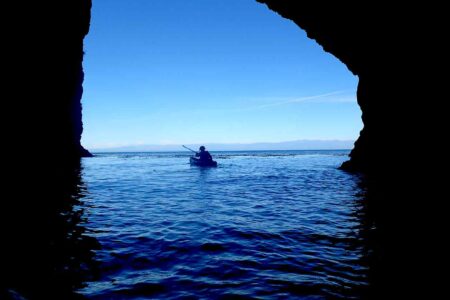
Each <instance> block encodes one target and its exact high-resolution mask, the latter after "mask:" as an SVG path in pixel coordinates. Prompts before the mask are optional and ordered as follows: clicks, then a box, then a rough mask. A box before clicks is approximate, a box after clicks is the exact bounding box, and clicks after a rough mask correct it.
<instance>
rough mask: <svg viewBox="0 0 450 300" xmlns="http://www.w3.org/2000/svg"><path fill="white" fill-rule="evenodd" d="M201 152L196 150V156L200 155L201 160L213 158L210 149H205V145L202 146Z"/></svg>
mask: <svg viewBox="0 0 450 300" xmlns="http://www.w3.org/2000/svg"><path fill="white" fill-rule="evenodd" d="M199 150H200V152H196V153H195V156H196V157H199V160H200V161H205V162H207V161H211V160H212V156H211V154H209V152H208V151H206V150H205V146H200V148H199Z"/></svg>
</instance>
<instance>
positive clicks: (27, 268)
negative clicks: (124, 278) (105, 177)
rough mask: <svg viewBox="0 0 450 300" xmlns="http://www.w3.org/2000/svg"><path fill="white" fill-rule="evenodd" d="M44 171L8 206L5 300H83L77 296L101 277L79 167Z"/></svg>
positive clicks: (2, 287) (3, 293)
mask: <svg viewBox="0 0 450 300" xmlns="http://www.w3.org/2000/svg"><path fill="white" fill-rule="evenodd" d="M46 171H47V170H42V172H39V173H40V174H41V175H42V177H41V178H39V177H35V178H34V179H33V181H32V182H29V183H27V184H26V185H24V186H23V187H22V189H23V190H19V191H17V192H16V193H17V195H16V198H14V199H12V200H11V201H10V202H9V203H8V204H9V205H8V206H7V210H6V211H7V212H8V215H7V216H6V217H7V220H8V225H7V227H6V228H3V229H4V230H5V231H6V232H5V236H4V237H6V238H5V239H4V241H6V243H7V245H8V246H7V247H6V252H5V251H3V252H4V254H3V256H2V258H3V259H2V271H3V274H4V276H2V277H3V279H2V286H1V291H0V298H1V299H21V298H20V297H24V298H25V299H84V297H83V296H81V295H80V294H79V293H76V290H77V289H80V288H82V287H83V286H85V283H84V282H85V281H86V280H95V279H96V278H97V277H98V268H97V264H96V262H95V260H94V252H93V250H94V249H99V248H100V245H99V243H98V242H97V240H96V239H95V238H93V237H92V235H89V232H87V231H86V228H85V224H86V222H87V220H86V218H85V216H84V210H85V208H84V205H83V197H84V194H85V186H84V183H83V181H82V179H81V169H80V164H79V162H78V163H75V164H71V165H68V166H58V168H56V169H55V172H54V173H53V172H52V173H53V174H52V173H51V172H48V173H47V172H46Z"/></svg>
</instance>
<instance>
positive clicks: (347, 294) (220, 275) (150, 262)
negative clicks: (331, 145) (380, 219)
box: [0, 151, 378, 299]
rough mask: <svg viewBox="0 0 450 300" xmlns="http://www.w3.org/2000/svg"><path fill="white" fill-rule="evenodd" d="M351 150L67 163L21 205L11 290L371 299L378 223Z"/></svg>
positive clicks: (6, 260)
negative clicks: (212, 162)
mask: <svg viewBox="0 0 450 300" xmlns="http://www.w3.org/2000/svg"><path fill="white" fill-rule="evenodd" d="M344 154H345V152H342V151H341V152H339V151H334V152H333V151H329V152H320V153H310V152H297V153H256V154H255V153H231V154H230V153H220V155H218V156H216V157H221V158H222V159H219V158H218V159H217V160H218V161H219V164H220V165H219V167H218V168H214V169H201V168H200V169H199V168H197V167H191V166H189V164H188V163H187V162H188V161H187V159H186V156H185V155H180V154H176V155H172V154H148V153H147V154H146V153H141V154H104V155H98V156H97V157H95V158H92V159H85V160H83V168H81V167H80V164H76V165H75V166H71V167H68V168H61V170H60V172H59V173H57V176H55V177H52V178H53V179H52V181H51V182H48V180H35V181H34V184H31V185H30V186H29V187H30V189H28V190H24V191H23V192H22V195H34V197H33V198H27V199H26V200H24V201H19V202H18V203H16V204H17V205H11V208H9V207H8V209H9V211H10V212H11V214H10V215H9V218H7V219H8V227H7V228H8V230H7V235H6V238H5V240H6V241H7V244H8V245H9V247H8V248H7V253H6V254H5V255H4V256H3V262H2V265H3V266H5V267H4V272H5V274H8V276H7V277H6V279H5V280H3V282H2V286H1V291H0V299H9V298H11V299H14V295H16V296H17V295H21V296H23V297H25V298H26V299H148V298H160V299H180V298H192V299H197V298H207V299H209V298H215V299H217V298H219V299H227V298H230V299H235V298H238V299H240V298H244V299H273V298H277V299H279V298H283V299H284V298H303V297H310V298H311V299H323V298H327V299H329V298H340V299H359V298H369V297H370V296H371V295H373V291H374V289H375V288H376V286H375V285H374V283H376V281H377V278H378V277H377V276H378V275H377V274H376V273H375V270H376V269H375V268H374V267H373V266H374V261H375V259H374V257H375V255H376V252H377V244H376V242H375V234H376V232H377V229H376V227H375V225H374V224H375V222H374V220H373V218H372V216H371V214H370V209H369V208H370V206H368V202H367V196H366V193H367V189H366V187H365V186H364V185H365V181H364V178H361V177H360V176H358V175H352V174H348V173H345V172H342V171H340V170H338V169H337V168H336V167H337V166H339V165H340V164H341V162H342V160H345V159H346V156H345V155H344ZM45 179H48V178H45ZM21 199H25V198H21ZM310 298H308V299H310Z"/></svg>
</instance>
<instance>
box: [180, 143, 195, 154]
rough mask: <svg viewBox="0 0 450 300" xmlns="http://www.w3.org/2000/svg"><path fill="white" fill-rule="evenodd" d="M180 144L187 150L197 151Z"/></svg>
mask: <svg viewBox="0 0 450 300" xmlns="http://www.w3.org/2000/svg"><path fill="white" fill-rule="evenodd" d="M181 146H183V147H184V148H186V149H188V150H190V151H192V152H195V153H197V151H194V150H192V149H191V148H188V147H186V146H185V145H181Z"/></svg>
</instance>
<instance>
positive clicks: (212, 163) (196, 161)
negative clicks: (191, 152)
mask: <svg viewBox="0 0 450 300" xmlns="http://www.w3.org/2000/svg"><path fill="white" fill-rule="evenodd" d="M189 163H190V164H191V166H197V167H217V162H216V161H214V160H210V161H200V160H199V159H198V158H195V157H192V156H191V157H190V158H189Z"/></svg>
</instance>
